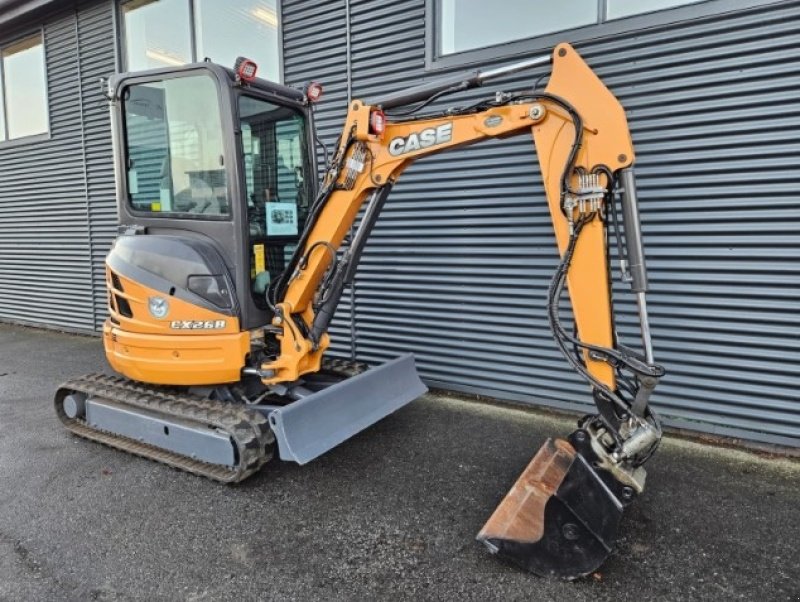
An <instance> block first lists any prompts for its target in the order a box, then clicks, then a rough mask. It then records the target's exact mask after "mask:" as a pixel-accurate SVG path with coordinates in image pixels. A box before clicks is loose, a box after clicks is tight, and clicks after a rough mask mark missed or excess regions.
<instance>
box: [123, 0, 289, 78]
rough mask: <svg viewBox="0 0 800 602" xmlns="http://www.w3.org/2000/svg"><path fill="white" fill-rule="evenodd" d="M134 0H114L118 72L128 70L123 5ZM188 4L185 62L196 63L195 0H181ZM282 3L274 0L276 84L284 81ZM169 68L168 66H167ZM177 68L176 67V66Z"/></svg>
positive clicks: (279, 0) (229, 66)
mask: <svg viewBox="0 0 800 602" xmlns="http://www.w3.org/2000/svg"><path fill="white" fill-rule="evenodd" d="M133 1H134V0H117V1H115V2H114V12H115V19H114V25H115V28H116V31H117V33H118V35H117V36H116V39H117V44H116V49H115V50H116V53H117V69H118V72H119V73H124V72H127V71H128V52H127V47H128V42H127V31H126V28H125V11H124V10H123V7H124V6H125V5H126V4H128V3H129V2H133ZM183 1H184V2H187V3H188V4H189V24H188V26H189V44H190V49H189V50H190V51H191V61H190V62H189V63H186V64H187V65H192V64H196V63H198V62H200V61H202V60H203V59H198V58H197V18H196V13H197V11H196V10H195V0H183ZM282 4H283V2H281V0H275V14H276V15H277V17H278V27H277V35H278V77H279V81H277V82H275V83H277V84H283V82H284V73H283V11H282V8H283V7H282ZM223 67H228V68H230V69H232V68H233V65H223ZM167 68H169V67H167ZM176 68H177V67H176Z"/></svg>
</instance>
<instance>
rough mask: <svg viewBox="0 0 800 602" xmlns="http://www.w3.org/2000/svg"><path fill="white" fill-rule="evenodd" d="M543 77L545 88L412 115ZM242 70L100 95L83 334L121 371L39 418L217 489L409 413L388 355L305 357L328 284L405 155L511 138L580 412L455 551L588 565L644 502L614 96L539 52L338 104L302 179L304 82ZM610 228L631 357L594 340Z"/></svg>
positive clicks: (566, 61) (147, 80) (321, 337)
mask: <svg viewBox="0 0 800 602" xmlns="http://www.w3.org/2000/svg"><path fill="white" fill-rule="evenodd" d="M550 62H552V72H551V74H550V78H549V81H548V83H547V86H546V88H545V89H544V91H537V90H536V89H532V90H523V91H519V92H514V93H505V92H496V93H494V94H492V95H491V96H490V97H489V98H487V99H485V100H483V101H480V102H472V103H471V104H468V105H466V106H460V107H448V108H446V109H441V108H434V107H436V106H439V105H438V104H436V101H439V100H440V99H442V98H443V97H445V96H447V95H450V94H456V93H459V92H461V91H464V90H467V89H470V88H477V87H479V86H481V85H482V84H483V83H484V82H486V81H489V80H491V79H494V78H496V77H499V76H502V75H505V74H508V73H513V72H517V71H520V70H523V69H528V68H532V67H534V66H539V65H545V64H547V63H550ZM256 69H257V66H256V65H255V64H254V63H253V62H252V61H249V60H247V59H244V58H241V59H239V60H237V64H236V65H235V66H234V68H233V69H228V68H225V67H222V66H219V65H215V64H213V63H210V62H205V63H198V64H192V65H187V66H184V67H179V68H169V69H161V70H153V71H146V72H139V73H128V74H122V75H119V76H116V77H114V78H113V79H112V80H110V81H109V82H108V88H107V96H108V99H109V101H110V106H111V113H112V123H113V133H114V142H115V161H116V174H117V197H118V210H119V218H120V231H119V237H118V238H117V239H116V241H115V243H114V245H113V248H112V249H111V251H110V253H109V255H108V258H107V261H106V276H107V287H108V302H109V307H108V309H109V318H108V320H107V321H106V323H105V325H104V328H103V341H104V346H105V351H106V356H107V358H108V361H109V363H110V365H111V367H112V368H114V370H116V371H117V372H118V373H120V374H121V375H122V376H110V375H105V374H91V375H87V376H83V377H79V378H75V379H72V380H70V381H68V382H66V383H64V384H63V385H62V386H61V387H60V388H59V390H58V391H57V393H56V396H55V407H56V412H57V414H58V416H59V417H60V419H61V421H62V422H63V423H64V425H65V426H66V428H67V429H68V430H69V431H71V432H72V433H75V434H77V435H79V436H81V437H84V438H87V439H91V440H94V441H98V442H101V443H104V444H107V445H110V446H113V447H116V448H118V449H121V450H124V451H127V452H130V453H134V454H138V455H140V456H144V457H146V458H150V459H152V460H156V461H159V462H163V463H165V464H168V465H171V466H174V467H177V468H180V469H183V470H186V471H189V472H192V473H195V474H199V475H203V476H206V477H209V478H211V479H214V480H217V481H222V482H228V483H231V482H238V481H241V480H243V479H245V478H247V477H248V476H250V475H252V474H254V473H255V472H256V471H258V470H259V469H260V468H261V467H262V466H263V465H264V464H265V463H266V462H267V461H269V460H270V459H271V458H272V456H273V455H274V451H275V450H276V448H277V452H278V454H279V456H280V458H281V459H282V460H288V461H294V462H297V463H299V464H305V463H307V462H309V461H311V460H313V459H314V458H316V457H318V456H319V455H321V454H323V453H325V452H326V451H327V450H329V449H331V448H333V447H335V446H336V445H338V444H340V443H341V442H343V441H344V440H346V439H348V438H349V437H351V436H352V435H354V434H355V433H357V432H359V431H361V430H363V429H365V428H367V427H369V426H370V425H372V424H374V423H375V422H376V421H378V420H380V419H381V418H383V417H385V416H386V415H388V414H390V413H391V412H394V411H395V410H397V409H399V408H400V407H402V406H404V405H405V404H407V403H409V402H411V401H413V400H414V399H416V398H417V397H419V396H420V395H421V394H423V393H424V392H425V390H426V387H425V385H424V384H423V383H422V381H421V380H420V378H419V376H418V375H417V372H416V368H415V365H414V359H413V356H411V354H407V355H404V356H401V357H399V358H397V359H395V360H392V361H390V362H388V363H386V364H384V365H381V366H375V367H367V366H365V365H362V364H358V363H354V362H346V361H343V360H337V359H335V358H334V359H329V358H326V357H324V354H325V352H326V350H327V349H328V347H329V344H330V337H329V334H328V330H329V326H330V324H331V321H332V319H333V317H334V313H335V311H336V308H337V306H338V304H339V301H340V299H341V297H342V293H343V291H344V289H345V287H346V286H347V285H348V284H349V283H351V282H352V280H353V278H354V275H355V272H356V267H357V266H358V263H359V259H360V257H361V255H362V252H363V250H364V247H365V244H366V242H367V239H368V236H369V234H370V231H371V230H372V229H373V227H374V225H375V223H376V220H377V219H378V216H379V214H380V211H381V209H382V207H383V205H384V203H385V202H386V200H387V198H388V196H389V193H390V191H391V189H392V186H393V185H394V184H395V183H396V182H397V180H398V179H399V178H400V177H401V175H402V173H403V171H404V170H405V169H406V168H407V167H408V166H409V165H410V164H411V163H413V162H414V161H416V160H418V159H420V158H422V157H425V156H428V155H431V154H434V153H439V152H444V151H447V150H449V149H452V148H458V147H463V146H466V145H470V144H473V143H476V142H480V141H482V140H485V139H489V138H506V137H509V136H513V135H517V134H532V135H533V139H534V141H535V145H536V150H537V156H538V159H539V163H540V166H541V170H542V174H543V179H544V186H545V192H546V196H547V202H548V205H549V208H550V215H551V218H552V222H553V226H554V229H555V235H556V240H557V243H558V251H559V253H560V256H561V261H560V262H559V264H558V268H557V270H556V272H555V274H554V276H553V279H552V282H551V285H550V288H549V292H548V295H549V303H548V319H549V322H550V326H551V328H552V332H553V336H554V339H555V342H556V345H557V346H558V348H559V349H560V350H561V352H562V353H563V354H564V357H565V358H566V360H567V361H568V362H569V364H570V365H571V366H572V367H573V368H574V369H575V371H576V372H577V373H578V375H579V376H580V377H581V378H583V379H585V380H586V381H587V383H588V384H589V386H590V388H591V391H592V394H593V398H594V401H595V403H596V405H597V413H596V414H592V415H589V416H586V417H585V418H583V419H582V420H580V422H579V425H578V429H577V430H576V431H575V432H573V433H572V434H571V435H569V437H568V438H567V439H556V440H548V441H547V442H545V444H544V445H543V446H542V448H541V449H540V450H539V452H538V453H537V454H536V455H535V457H534V459H533V460H532V462H531V463H530V465H529V466H528V467H527V468H526V469H525V470H524V472H523V473H522V475H521V477H520V478H519V480H518V481H517V483H516V484H514V485H513V487H512V488H511V490H510V492H509V493H508V495H507V496H506V497H505V499H504V500H503V501H502V502H501V503H500V505H499V507H498V508H497V509H496V511H495V512H494V514H493V515H492V516H491V517H490V518H489V520H488V522H487V523H486V524H485V525H484V527H483V529H482V530H481V531H480V533H479V534H478V540H479V541H481V542H483V543H484V544H485V545H486V546H487V547H488V549H489V550H490V551H491V552H492V553H495V554H498V555H499V556H501V557H504V558H507V559H509V560H510V561H512V562H515V563H517V564H519V565H520V566H522V567H524V568H525V569H528V570H530V571H532V572H534V573H536V574H540V575H558V576H561V577H564V578H575V577H578V576H580V575H584V574H587V573H589V572H591V571H593V570H594V569H595V568H597V567H598V566H599V565H600V564H601V563H602V562H603V560H604V559H605V558H606V557H607V556H608V554H609V553H610V552H611V550H612V548H613V545H614V540H615V537H616V533H617V529H618V526H619V522H620V519H621V516H622V512H623V509H624V508H625V507H626V506H627V505H629V504H630V503H631V502H632V501H633V500H634V499H635V498H636V497H637V496H638V495H639V494H640V493H641V492H642V491H643V488H644V480H645V471H644V468H643V467H642V465H643V464H644V462H645V461H646V460H647V459H648V458H649V457H650V456H651V455H652V454H653V452H654V451H655V449H656V447H657V446H658V443H659V441H660V438H661V427H660V423H659V420H658V418H657V416H656V414H655V413H654V411H653V410H652V408H651V407H650V405H649V398H650V394H651V393H652V391H653V388H654V387H655V385H656V383H657V381H658V379H659V378H660V377H661V376H662V375H663V368H661V367H660V366H659V365H657V364H656V363H655V362H654V360H653V352H652V346H651V342H650V331H649V327H648V321H647V308H646V302H645V292H646V290H647V275H646V270H645V262H644V253H643V250H642V237H641V231H640V225H639V216H638V208H637V197H636V188H635V182H634V175H633V169H632V166H633V162H634V151H633V147H632V142H631V137H630V133H629V131H628V126H627V122H626V118H625V113H624V110H623V109H622V107H621V106H620V104H619V102H618V101H617V99H616V98H615V97H614V96H613V95H612V94H611V92H609V90H608V89H607V88H606V87H605V86H604V85H603V83H602V82H601V81H600V80H599V79H598V77H597V76H596V75H595V74H594V73H593V72H592V70H591V69H590V68H589V67H588V66H587V65H586V63H585V62H584V61H583V60H582V59H581V57H580V56H579V55H578V53H577V52H576V51H575V50H574V49H573V48H572V47H571V46H569V45H568V44H561V45H559V46H557V47H556V48H555V50H554V52H553V54H552V57H551V56H544V57H540V58H534V59H529V60H526V61H523V62H520V63H516V64H513V65H508V66H506V67H500V68H494V69H489V70H477V71H473V72H469V73H462V74H458V75H454V76H449V77H446V78H444V79H439V80H434V81H431V82H427V83H424V84H422V85H420V86H417V87H414V88H411V89H408V90H404V91H402V92H399V93H395V94H392V95H388V96H385V97H384V98H381V99H376V100H374V101H373V102H371V103H365V102H362V101H360V100H353V101H351V102H350V105H349V108H348V113H347V118H346V120H345V124H344V127H343V129H342V133H341V136H340V138H339V141H338V142H337V144H336V148H335V151H334V153H333V154H332V157H331V158H330V159H329V160H327V161H326V166H325V173H324V176H323V178H322V181H321V182H320V183H319V184H317V182H316V177H315V175H316V173H317V168H316V164H315V156H316V153H315V144H316V142H317V140H316V136H315V133H314V125H313V105H314V102H315V101H316V100H317V98H318V97H319V95H320V93H321V88H320V86H318V85H317V84H315V83H311V84H308V85H306V86H305V87H304V88H302V89H295V88H289V87H285V86H281V85H278V84H274V83H271V82H268V81H265V80H262V79H259V78H258V77H256ZM620 213H621V217H620V216H619V215H618V214H620ZM359 216H360V217H359ZM356 222H357V224H356ZM612 226H613V228H612ZM353 229H354V232H353V233H352V235H350V233H351V231H352V230H353ZM612 233H613V236H614V237H615V238H616V240H617V244H618V251H619V255H620V264H621V272H622V275H623V278H624V279H625V280H627V281H629V282H630V283H631V287H632V290H633V292H634V293H635V295H636V299H637V302H638V307H639V316H640V325H641V334H642V341H643V344H642V350H641V352H639V351H635V350H632V349H630V348H627V347H624V346H623V345H621V344H620V343H619V342H618V340H617V336H616V331H615V327H614V320H613V308H612V289H611V284H610V274H611V270H610V265H609V264H610V259H609V257H610V254H609V241H610V240H611V236H612ZM498 292H501V291H498ZM565 293H568V295H569V301H570V303H569V308H570V309H571V314H572V319H571V320H570V321H569V322H570V323H569V324H565V322H564V321H562V320H563V317H562V313H564V312H565V311H566V308H562V305H563V303H562V301H563V298H564V297H565ZM409 319H410V320H413V317H409Z"/></svg>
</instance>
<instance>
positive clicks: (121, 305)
mask: <svg viewBox="0 0 800 602" xmlns="http://www.w3.org/2000/svg"><path fill="white" fill-rule="evenodd" d="M114 300H115V301H116V303H117V308H118V309H119V313H120V315H122V316H125V317H126V318H132V317H133V312H132V311H131V305H130V303H128V300H127V299H126V298H125V297H121V296H120V295H114Z"/></svg>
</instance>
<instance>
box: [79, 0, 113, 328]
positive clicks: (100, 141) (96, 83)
mask: <svg viewBox="0 0 800 602" xmlns="http://www.w3.org/2000/svg"><path fill="white" fill-rule="evenodd" d="M113 31H115V27H114V14H113V3H112V2H109V1H104V2H99V3H98V2H96V1H92V0H88V1H87V2H83V3H82V4H81V5H80V9H79V11H78V44H79V58H80V65H81V111H82V112H81V119H82V121H83V128H84V139H83V142H84V149H83V152H84V157H85V161H86V163H85V168H86V198H87V203H88V207H89V235H90V241H91V253H92V255H91V261H92V302H93V309H94V321H95V328H97V329H100V328H101V327H102V325H103V320H105V318H106V314H107V310H106V285H105V258H106V254H107V253H108V249H109V248H110V247H111V242H112V241H113V240H114V237H115V236H116V232H117V199H116V190H115V188H114V162H113V152H114V151H113V149H112V147H111V120H110V117H109V110H108V103H107V102H106V99H105V98H104V97H103V96H102V95H101V86H100V78H107V77H109V76H111V75H112V74H113V73H114V71H115V68H116V57H115V43H114V36H113V35H109V32H113Z"/></svg>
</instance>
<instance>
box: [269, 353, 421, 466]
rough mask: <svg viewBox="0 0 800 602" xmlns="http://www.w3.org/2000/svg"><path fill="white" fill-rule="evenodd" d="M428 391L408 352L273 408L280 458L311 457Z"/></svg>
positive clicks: (303, 460)
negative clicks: (292, 401)
mask: <svg viewBox="0 0 800 602" xmlns="http://www.w3.org/2000/svg"><path fill="white" fill-rule="evenodd" d="M427 390H428V388H427V387H426V386H425V385H424V384H423V383H422V381H421V380H420V378H419V375H418V374H417V369H416V366H415V365H414V356H413V355H412V354H410V353H409V354H406V355H403V356H401V357H398V358H397V359H395V360H392V361H390V362H387V363H385V364H383V365H381V366H378V367H377V368H372V369H370V370H367V371H366V372H363V373H362V374H359V375H357V376H353V377H350V378H348V379H346V380H343V381H342V382H340V383H337V384H335V385H332V386H330V387H328V388H326V389H323V390H322V391H319V392H317V393H313V394H312V395H309V396H307V397H304V398H303V399H301V400H299V401H295V402H294V403H292V404H290V405H288V406H286V407H282V408H279V409H276V410H273V411H272V412H270V414H269V422H270V425H271V426H272V430H273V431H274V432H275V436H276V438H277V440H278V450H279V452H280V457H281V460H293V461H295V462H297V463H298V464H305V463H307V462H310V461H311V460H313V459H314V458H316V457H318V456H320V455H322V454H324V453H325V452H326V451H328V450H329V449H332V448H334V447H336V446H337V445H339V444H340V443H342V442H343V441H345V440H346V439H349V438H350V437H352V436H353V435H355V434H356V433H359V432H361V431H363V430H364V429H365V428H367V427H369V426H371V425H373V424H375V423H376V422H378V421H379V420H380V419H381V418H384V417H386V416H388V415H389V414H391V413H392V412H394V411H395V410H398V409H400V408H401V407H403V406H404V405H406V404H407V403H410V402H411V401H414V400H415V399H416V398H417V397H419V396H420V395H422V394H423V393H425V392H426V391H427Z"/></svg>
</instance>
